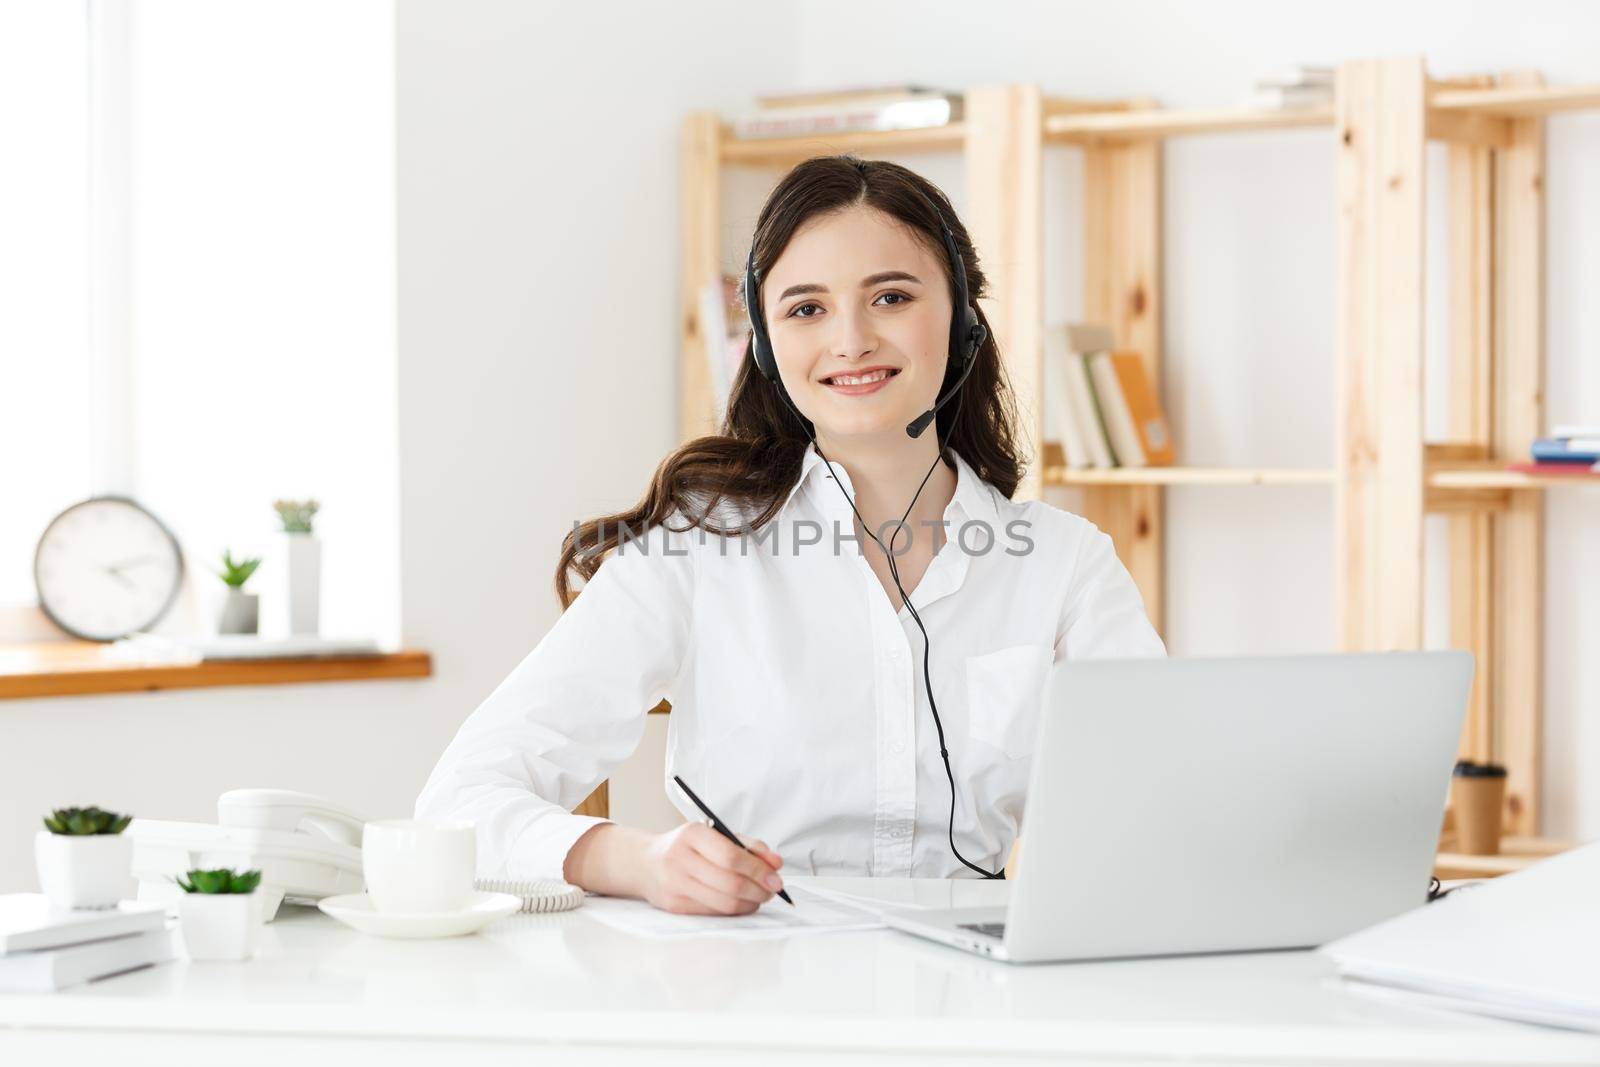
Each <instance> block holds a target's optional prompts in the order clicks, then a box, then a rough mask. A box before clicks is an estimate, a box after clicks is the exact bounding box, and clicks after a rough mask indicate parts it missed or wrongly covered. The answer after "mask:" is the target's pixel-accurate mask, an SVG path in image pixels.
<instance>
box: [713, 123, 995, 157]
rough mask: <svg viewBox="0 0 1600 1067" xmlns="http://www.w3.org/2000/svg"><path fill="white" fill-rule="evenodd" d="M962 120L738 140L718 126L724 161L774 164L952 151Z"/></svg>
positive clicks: (962, 138)
mask: <svg viewBox="0 0 1600 1067" xmlns="http://www.w3.org/2000/svg"><path fill="white" fill-rule="evenodd" d="M966 139H967V127H966V124H965V123H961V122H952V123H948V124H946V125H944V126H930V127H928V128H926V129H921V130H876V131H871V132H865V133H808V134H803V135H801V136H798V137H762V138H759V139H757V138H751V139H749V140H741V139H739V138H737V137H734V136H733V133H732V128H731V127H728V126H724V127H723V129H722V137H721V138H720V140H721V146H722V161H723V162H724V163H741V164H744V165H746V166H778V165H784V164H789V163H794V162H796V161H797V160H801V159H807V158H809V157H811V156H825V155H835V154H838V153H842V152H854V153H857V154H859V155H867V156H887V155H899V154H901V153H904V152H939V151H955V150H957V149H960V148H961V147H962V145H964V144H965V143H966Z"/></svg>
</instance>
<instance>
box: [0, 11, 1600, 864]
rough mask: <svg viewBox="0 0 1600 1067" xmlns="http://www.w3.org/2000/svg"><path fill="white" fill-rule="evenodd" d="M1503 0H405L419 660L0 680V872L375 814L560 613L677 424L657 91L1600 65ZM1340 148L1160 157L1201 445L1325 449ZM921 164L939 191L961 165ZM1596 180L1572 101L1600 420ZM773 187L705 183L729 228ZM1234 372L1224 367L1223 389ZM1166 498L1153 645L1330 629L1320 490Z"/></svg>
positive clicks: (403, 804) (410, 537) (1244, 642)
mask: <svg viewBox="0 0 1600 1067" xmlns="http://www.w3.org/2000/svg"><path fill="white" fill-rule="evenodd" d="M1495 7H1496V8H1497V9H1499V10H1501V12H1502V13H1501V15H1500V18H1503V19H1505V20H1506V21H1497V19H1496V18H1495V17H1493V16H1492V15H1491V13H1490V6H1489V5H1482V4H1480V5H1476V6H1474V5H1463V4H1450V5H1445V4H1437V3H1430V4H1418V5H1412V6H1408V5H1395V4H1377V3H1370V2H1363V3H1346V4H1343V5H1339V6H1338V13H1337V14H1334V13H1331V12H1330V13H1329V14H1326V15H1317V14H1315V13H1313V12H1312V11H1310V9H1307V8H1304V7H1302V6H1299V5H1297V6H1296V7H1295V9H1294V16H1293V19H1292V20H1284V21H1283V22H1282V23H1279V22H1276V21H1274V20H1276V19H1277V18H1278V12H1279V10H1280V7H1279V6H1277V5H1267V4H1254V3H1253V4H1238V3H1235V4H1209V5H1204V6H1203V7H1201V6H1199V5H1195V6H1194V10H1193V13H1192V14H1189V15H1185V14H1184V12H1185V11H1186V10H1187V5H1178V4H1173V5H1156V4H1151V3H1124V4H1119V5H1089V4H1055V3H1050V4H1045V3H991V4H985V5H972V4H957V3H954V2H928V3H923V4H919V5H917V6H916V7H915V8H914V9H913V8H911V7H908V6H906V5H900V4H894V5H889V4H884V5H881V6H880V7H877V8H873V7H869V6H867V5H864V4H861V3H855V4H846V3H843V2H838V0H813V2H812V3H810V4H807V5H805V6H804V7H803V8H792V7H789V6H787V5H785V6H783V7H781V8H780V7H778V6H776V5H774V6H773V7H771V8H770V9H768V8H763V7H760V6H752V5H743V4H731V3H714V4H710V3H707V4H696V5H693V6H692V7H691V6H689V5H672V6H667V5H646V4H638V5H622V6H621V7H610V8H606V9H590V10H584V9H581V8H579V7H578V6H577V5H560V6H556V5H549V6H543V5H541V6H538V7H535V6H534V5H530V4H526V3H522V2H518V0H476V2H473V3H461V2H452V3H444V2H439V0H435V2H423V0H402V2H401V3H400V4H399V6H398V10H397V24H396V37H397V51H396V86H397V125H396V138H397V159H398V193H397V203H398V224H399V278H398V307H399V367H400V375H399V411H400V450H401V466H400V481H401V489H400V507H401V571H402V620H403V627H404V632H405V637H406V641H407V643H409V644H411V645H414V646H417V647H422V648H428V649H431V650H432V651H433V652H434V654H435V656H436V668H437V673H436V676H435V677H434V678H432V679H430V680H428V681H424V682H416V683H409V682H396V683H383V684H349V685H328V686H307V687H294V688H282V689H260V690H255V691H247V690H234V691H209V692H207V691H197V692H191V693H178V694H170V695H157V696H128V697H116V698H78V699H65V700H50V701H33V702H14V703H10V704H6V705H0V722H3V723H4V727H5V740H6V744H4V745H3V746H0V781H4V782H6V786H5V789H6V796H7V799H8V801H9V800H13V799H14V800H16V801H18V802H19V803H16V804H10V803H8V805H7V814H5V815H0V891H4V890H7V889H15V888H19V887H22V886H26V885H28V884H30V883H31V861H29V860H28V858H27V850H28V848H29V847H30V846H29V844H28V842H27V840H26V833H27V831H28V830H29V829H30V828H31V827H32V826H33V825H35V823H34V818H35V813H36V812H37V811H38V810H41V809H42V808H44V807H45V806H46V805H48V804H50V803H52V802H54V803H62V802H68V801H71V802H80V801H89V800H94V801H97V802H99V803H102V804H105V805H109V806H121V807H124V808H127V809H128V810H132V811H135V812H137V813H141V814H146V815H150V816H160V817H169V818H205V817H207V814H208V811H209V809H210V805H211V804H212V802H213V801H214V799H215V795H216V793H217V792H219V791H221V790H222V789H224V788H228V787H230V786H240V785H253V784H272V785H286V786H290V787H295V788H308V789H315V790H319V791H322V792H326V793H328V794H330V795H332V796H334V797H336V798H338V799H341V800H344V801H345V802H347V803H350V804H353V805H356V806H358V807H361V808H364V809H366V810H367V811H369V812H372V813H374V814H378V813H385V814H392V813H397V812H402V811H404V810H406V809H408V808H409V805H410V801H411V799H412V797H413V796H414V794H415V792H416V789H417V787H418V786H419V785H420V783H421V781H422V778H423V777H424V776H425V775H426V773H427V771H428V769H429V768H430V767H431V765H432V763H433V760H434V758H435V757H436V755H437V753H438V752H439V750H440V749H441V748H442V747H443V745H444V743H445V742H446V741H447V740H448V738H449V737H450V735H451V734H452V732H453V731H454V729H455V727H456V726H457V724H458V723H459V722H460V721H461V719H462V718H463V717H465V715H466V714H467V713H469V712H470V711H471V710H472V708H473V707H474V706H476V704H477V702H478V701H479V700H481V699H482V697H483V696H485V695H486V694H487V693H488V691H489V690H490V689H491V688H493V686H494V685H495V684H496V683H498V682H499V680H500V679H501V678H503V677H504V676H505V674H506V673H508V672H509V671H510V669H511V668H512V667H513V666H514V665H515V663H516V662H517V661H518V660H519V659H520V658H521V656H523V655H524V654H526V652H527V651H528V650H529V649H530V648H532V647H533V645H534V644H535V643H536V642H537V640H538V639H539V636H540V635H541V634H542V633H543V632H544V631H545V630H546V629H547V628H548V626H549V625H550V623H551V622H552V621H553V620H554V618H555V617H556V607H555V600H554V595H553V592H552V591H551V585H550V583H551V575H552V567H553V563H554V559H555V553H556V549H557V545H558V543H559V540H560V538H561V536H562V534H563V533H565V531H566V530H567V529H568V528H569V526H570V524H571V522H572V520H573V519H574V518H577V517H580V516H588V515H592V514H595V513H597V512H599V511H601V510H603V509H607V508H614V507H616V506H619V505H622V504H626V503H631V502H632V501H633V500H634V499H636V498H637V496H638V495H639V493H640V492H641V490H642V488H643V486H644V484H645V481H646V479H647V478H648V476H649V474H650V472H651V471H652V470H653V468H654V466H655V464H656V463H657V461H658V460H659V459H660V458H661V456H662V455H663V454H664V453H665V451H666V450H667V449H668V448H669V447H671V445H672V444H673V441H674V438H675V433H676V429H675V414H674V413H675V411H676V401H675V389H676V372H675V368H676V360H677V355H676V346H677V337H678V303H677V302H678V288H677V287H678V276H677V264H678V256H677V252H678V200H677V196H678V181H677V167H678V156H677V129H678V122H679V119H680V117H681V115H682V114H683V112H684V111H686V110H689V109H692V108H702V107H711V108H721V109H732V108H735V107H738V106H741V105H742V104H743V103H744V102H745V101H746V100H747V99H748V97H749V96H750V95H751V94H752V93H753V92H755V91H757V90H760V89H763V88H768V87H777V88H782V87H787V86H796V85H812V84H820V83H825V82H829V81H833V80H838V81H849V82H865V81H874V82H875V81H892V80H896V79H905V78H911V79H918V80H930V81H935V82H940V83H947V84H951V85H956V86H961V85H967V84H972V83H978V82H996V81H1036V82H1038V83H1040V84H1041V85H1042V86H1044V87H1045V89H1046V90H1047V91H1050V92H1053V93H1061V94H1077V95H1085V96H1119V95H1129V94H1140V95H1154V96H1157V97H1159V98H1161V99H1162V100H1163V101H1164V102H1166V103H1168V104H1173V105H1180V106H1184V105H1190V106H1204V105H1211V104H1227V103H1229V102H1231V101H1232V100H1233V99H1234V98H1235V97H1236V96H1238V95H1239V94H1240V93H1242V92H1243V91H1244V90H1246V89H1247V88H1248V85H1249V82H1250V80H1251V78H1252V76H1253V75H1254V74H1255V73H1256V71H1257V70H1259V69H1261V68H1265V67H1268V66H1271V65H1274V64H1281V63H1285V62H1296V61H1324V60H1337V59H1340V58H1343V57H1346V56H1358V55H1376V54H1392V53H1403V52H1415V51H1419V50H1420V51H1426V52H1427V53H1428V55H1429V56H1430V59H1431V62H1432V65H1433V68H1434V70H1435V72H1436V73H1448V72H1452V71H1467V70H1481V69H1495V68H1506V67H1510V66H1517V65H1522V66H1537V67H1539V68H1541V69H1543V70H1544V71H1545V72H1546V74H1547V75H1549V77H1550V78H1551V79H1552V80H1553V81H1580V80H1583V81H1591V82H1592V81H1600V58H1597V57H1596V56H1595V54H1594V53H1593V51H1592V49H1587V48H1586V47H1585V46H1584V43H1583V42H1585V41H1590V40H1593V39H1594V38H1595V35H1596V33H1597V32H1600V9H1594V10H1592V11H1591V9H1589V8H1587V7H1586V6H1583V5H1578V4H1566V5H1559V6H1558V5H1540V4H1519V5H1515V6H1511V5H1506V6H1505V7H1504V8H1503V9H1500V7H1499V5H1496V6H1495ZM913 10H914V11H915V17H911V15H910V14H909V13H910V12H912V11H913ZM1185 19H1188V20H1190V21H1188V22H1186V21H1185ZM1201 42H1204V47H1203V48H1202V47H1201V46H1200V43H1201ZM1331 151H1332V150H1331V148H1330V147H1328V146H1327V144H1326V140H1325V139H1319V138H1318V137H1317V136H1316V135H1315V134H1310V133H1307V134H1280V135H1274V136H1270V137H1258V136H1246V137H1236V138H1208V139H1202V140H1194V141H1184V142H1177V143H1175V144H1174V145H1173V146H1172V147H1171V149H1170V150H1169V152H1168V166H1167V218H1168V231H1167V232H1168V246H1167V247H1168V266H1167V276H1166V283H1167V299H1168V320H1167V324H1168V328H1167V339H1166V343H1167V358H1168V365H1169V373H1170V375H1171V376H1172V379H1171V380H1172V383H1173V393H1172V402H1171V408H1172V411H1171V414H1172V417H1173V420H1174V422H1175V424H1176V427H1175V428H1176V429H1177V432H1178V434H1179V436H1180V440H1181V442H1182V446H1183V448H1184V449H1185V452H1186V454H1187V455H1188V456H1190V457H1191V458H1192V459H1194V460H1195V461H1196V462H1207V463H1209V462H1218V463H1222V462H1228V463H1233V462H1241V463H1242V462H1262V463H1284V464H1308V465H1309V464H1319V463H1325V462H1327V461H1328V457H1330V456H1331V450H1332V421H1331V403H1330V401H1329V400H1328V396H1327V394H1328V391H1329V390H1330V389H1331V387H1332V375H1331V359H1332V295H1331V294H1332V279H1333V271H1332V258H1333V231H1332V220H1333V215H1332V208H1331V196H1332V178H1331V166H1330V164H1331V158H1332V156H1331ZM918 164H919V165H926V166H927V168H928V173H929V174H930V175H931V176H932V177H934V179H935V180H937V181H940V182H941V183H944V184H946V185H947V186H948V187H949V188H950V190H951V192H952V194H953V195H955V196H956V198H957V202H958V204H959V203H960V202H961V194H962V192H963V190H962V189H961V188H960V179H961V174H960V171H961V168H960V164H959V161H958V160H954V159H946V160H919V161H918ZM1047 168H1048V170H1047V176H1048V178H1049V179H1050V189H1049V192H1048V194H1047V196H1048V199H1047V223H1048V224H1050V225H1051V227H1052V229H1053V230H1056V231H1059V233H1060V237H1059V239H1058V240H1053V242H1052V244H1051V245H1050V246H1049V249H1048V253H1047V255H1048V258H1047V285H1048V286H1049V299H1048V310H1049V313H1050V315H1051V317H1052V318H1057V317H1067V316H1069V315H1072V314H1074V313H1076V311H1077V308H1078V295H1077V294H1078V291H1079V289H1080V288H1081V285H1080V284H1079V282H1080V280H1081V269H1080V267H1079V266H1078V265H1077V262H1076V254H1077V246H1076V244H1075V242H1074V239H1073V237H1072V234H1071V231H1070V229H1069V226H1070V225H1071V224H1072V223H1073V221H1074V220H1075V219H1076V218H1077V215H1076V211H1077V201H1076V200H1075V199H1074V192H1075V190H1076V189H1077V188H1078V186H1079V183H1080V181H1081V177H1080V175H1079V169H1078V168H1077V166H1076V164H1075V161H1074V160H1073V159H1072V157H1071V154H1070V152H1068V151H1066V150H1061V151H1059V152H1057V151H1053V152H1052V153H1051V155H1050V158H1049V160H1048V161H1047ZM1597 179H1600V120H1596V119H1590V118H1563V119H1557V120H1554V121H1552V123H1551V131H1550V206H1551V215H1552V225H1551V227H1550V257H1549V285H1550V299H1549V321H1550V333H1549V349H1550V375H1549V377H1550V389H1549V396H1550V399H1549V412H1550V416H1551V418H1552V420H1566V419H1576V418H1578V417H1580V416H1584V415H1586V416H1587V417H1588V418H1589V419H1591V420H1592V419H1594V418H1596V417H1600V415H1597V413H1600V364H1597V362H1596V361H1595V360H1594V359H1593V358H1589V359H1587V360H1586V359H1585V358H1584V356H1585V355H1586V354H1591V353H1593V352H1595V351H1596V349H1597V347H1600V312H1596V311H1594V310H1590V309H1589V308H1588V307H1586V306H1585V304H1584V301H1583V300H1582V299H1581V294H1582V293H1584V292H1585V291H1592V290H1593V289H1594V288H1595V285H1596V283H1597V282H1600V264H1597V263H1596V262H1594V261H1593V260H1592V259H1591V260H1590V261H1588V262H1585V261H1584V259H1583V255H1582V250H1583V248H1584V245H1585V242H1586V241H1587V242H1589V243H1591V244H1592V243H1594V242H1596V241H1600V207H1596V206H1587V207H1586V206H1585V205H1584V204H1582V203H1580V199H1579V189H1580V188H1581V187H1582V186H1584V185H1587V186H1588V187H1590V188H1593V187H1595V186H1596V185H1597ZM765 180H766V178H764V177H763V176H762V175H759V174H757V175H754V176H750V177H746V178H743V179H740V180H739V181H737V182H734V183H731V185H732V187H731V188H730V190H729V193H728V196H727V210H728V213H729V218H730V237H729V241H730V243H731V242H734V241H738V240H742V239H743V237H741V236H740V234H747V232H748V227H749V224H750V222H751V221H752V220H753V217H754V212H755V210H756V209H757V208H758V207H759V197H760V193H761V191H762V184H763V182H764V181H765ZM741 220H742V221H741ZM741 226H742V230H741V229H740V227H741ZM725 251H727V254H728V255H729V256H730V257H732V256H735V255H737V249H736V248H734V249H729V250H725ZM1258 251H1259V252H1261V253H1262V254H1259V255H1258V254H1257V252H1258ZM1435 252H1436V256H1435V259H1434V261H1432V262H1430V269H1431V270H1433V273H1434V277H1435V279H1440V278H1442V274H1441V273H1440V271H1439V270H1438V269H1437V268H1439V267H1442V262H1443V261H1442V260H1440V259H1439V258H1438V256H1440V255H1442V254H1443V250H1442V249H1436V250H1435ZM1439 336H1440V334H1439V331H1435V334H1434V337H1433V338H1431V339H1430V342H1431V343H1436V342H1437V340H1438V339H1439ZM1246 378H1248V379H1249V380H1251V381H1253V382H1255V383H1256V384H1255V385H1254V386H1253V387H1252V388H1250V389H1249V390H1247V391H1246V390H1241V389H1240V388H1238V387H1237V386H1236V385H1235V383H1237V382H1239V381H1243V380H1245V379H1246ZM1180 397H1181V400H1180ZM1433 417H1434V418H1435V419H1436V420H1437V419H1438V418H1439V414H1438V412H1437V410H1436V411H1435V412H1434V415H1433ZM1435 425H1436V427H1438V428H1439V429H1441V430H1442V424H1440V423H1438V422H1437V421H1436V423H1435ZM1171 499H1172V503H1171V507H1170V513H1171V516H1172V524H1173V535H1172V537H1171V538H1170V540H1169V544H1170V548H1169V563H1170V565H1171V566H1170V569H1171V587H1170V607H1171V626H1170V629H1171V634H1172V641H1171V644H1172V648H1173V651H1174V652H1177V653H1189V654H1196V653H1221V652H1231V651H1287V650H1291V649H1313V650H1314V649H1323V648H1328V647H1331V645H1332V641H1333V630H1332V622H1331V615H1332V589H1331V585H1330V580H1329V579H1328V577H1327V575H1326V565H1327V561H1328V560H1329V559H1330V558H1331V540H1330V537H1329V527H1330V522H1331V506H1330V503H1329V500H1328V498H1327V495H1326V494H1325V493H1323V492H1321V491H1317V490H1304V489H1272V490H1256V491H1247V490H1237V489H1232V490H1228V489H1219V490H1191V491H1183V492H1175V493H1173V494H1172V498H1171ZM1597 528H1600V493H1596V492H1594V491H1593V490H1588V491H1585V492H1583V493H1579V492H1571V493H1558V494H1553V495H1552V505H1551V508H1550V557H1549V559H1550V568H1551V571H1552V574H1553V576H1554V578H1553V580H1552V581H1551V583H1550V597H1549V611H1548V624H1549V636H1550V641H1549V654H1548V666H1549V671H1548V677H1549V691H1548V697H1549V719H1550V730H1549V746H1548V747H1549V755H1550V759H1549V785H1548V787H1547V790H1546V799H1547V802H1548V804H1549V813H1548V819H1547V829H1548V830H1549V831H1550V832H1552V833H1560V834H1578V835H1581V836H1600V787H1596V786H1594V785H1589V786H1587V787H1584V786H1583V784H1582V783H1581V781H1580V771H1581V770H1583V769H1590V770H1592V769H1594V768H1597V767H1600V720H1596V718H1595V715H1596V713H1597V708H1596V705H1597V704H1600V669H1597V668H1596V667H1595V666H1593V665H1592V664H1590V663H1586V662H1585V661H1584V660H1583V658H1582V655H1581V650H1582V649H1584V648H1586V647H1587V648H1593V647H1595V646H1596V644H1597V643H1600V629H1597V623H1596V620H1595V618H1594V616H1593V614H1592V611H1591V612H1590V613H1589V614H1587V615H1586V614H1585V613H1584V605H1583V604H1582V603H1581V600H1580V590H1581V589H1583V588H1588V589H1591V590H1592V589H1595V588H1600V547H1596V546H1597V545H1600V538H1596V537H1595V536H1594V535H1593V531H1594V530H1595V529H1597ZM1585 534H1587V536H1585ZM1435 607H1438V605H1435ZM1435 614H1436V615H1437V612H1435ZM1585 708H1587V711H1588V722H1587V723H1585V721H1584V718H1583V715H1582V714H1581V709H1585ZM659 726H660V724H659V721H657V722H656V723H655V724H653V729H652V731H651V732H650V734H649V735H648V737H647V750H642V751H641V753H639V754H638V755H637V756H636V758H635V759H634V760H633V761H632V762H631V763H630V765H629V766H628V767H627V768H626V769H625V771H624V772H623V773H622V774H621V775H619V778H618V781H617V783H616V789H617V793H618V794H620V796H619V797H618V798H617V800H616V808H617V810H618V814H619V816H620V817H622V818H624V819H637V820H639V821H644V822H652V821H657V820H660V819H662V818H663V814H662V812H661V810H660V808H661V801H660V799H659V784H658V783H659V778H660V729H659ZM615 795H616V794H614V796H615Z"/></svg>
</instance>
